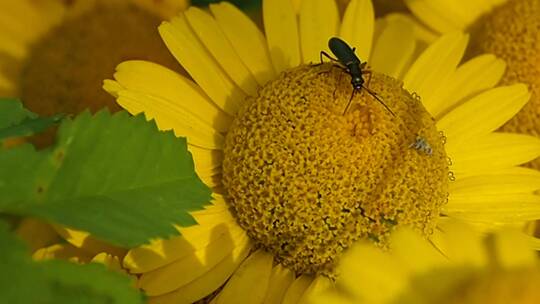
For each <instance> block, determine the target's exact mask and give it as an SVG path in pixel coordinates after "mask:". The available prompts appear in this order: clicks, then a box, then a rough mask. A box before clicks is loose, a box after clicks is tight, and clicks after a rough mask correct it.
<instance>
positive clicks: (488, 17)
mask: <svg viewBox="0 0 540 304" xmlns="http://www.w3.org/2000/svg"><path fill="white" fill-rule="evenodd" d="M405 2H406V3H407V5H408V6H409V8H410V9H411V11H412V12H413V14H414V15H415V16H416V17H418V18H419V19H420V20H421V21H422V22H423V23H424V24H425V25H427V26H429V27H430V28H431V29H433V30H435V31H436V32H439V33H446V32H449V31H453V30H456V29H458V30H470V31H471V35H472V36H471V37H472V43H471V47H470V49H469V55H470V56H474V55H477V54H482V53H492V54H495V55H496V56H498V57H500V58H501V59H503V60H505V61H506V63H507V64H508V69H507V71H506V73H505V75H504V77H503V78H502V81H501V82H502V84H513V83H517V82H523V83H526V84H528V85H529V88H530V90H531V93H532V97H531V101H530V102H529V103H528V104H527V105H526V106H525V107H524V108H523V109H522V110H521V112H519V113H518V114H517V115H516V116H515V117H514V118H513V119H511V120H510V121H509V122H508V123H506V124H505V125H504V126H503V127H502V128H501V130H502V131H506V132H518V133H524V134H529V135H534V136H537V137H538V136H540V64H539V62H540V32H539V31H538V28H539V27H540V2H539V1H537V0H486V1H465V2H463V1H444V0H406V1H405ZM530 166H532V167H534V168H536V169H540V158H539V159H536V160H534V161H533V162H532V163H530Z"/></svg>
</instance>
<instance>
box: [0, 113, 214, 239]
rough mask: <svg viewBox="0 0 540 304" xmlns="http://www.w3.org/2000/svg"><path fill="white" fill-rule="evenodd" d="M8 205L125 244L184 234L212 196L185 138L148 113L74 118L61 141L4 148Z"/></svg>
mask: <svg viewBox="0 0 540 304" xmlns="http://www.w3.org/2000/svg"><path fill="white" fill-rule="evenodd" d="M0 193H2V194H3V195H2V197H1V198H0V211H1V210H2V209H3V210H4V211H6V212H10V213H15V214H19V215H32V216H37V217H41V218H44V219H48V220H51V221H54V222H57V223H59V224H63V225H65V226H68V227H72V228H75V229H80V230H84V231H88V232H90V233H91V234H93V235H94V236H96V237H98V238H100V239H103V240H106V241H110V242H112V243H114V244H116V245H120V246H124V247H134V246H138V245H140V244H143V243H145V242H147V241H148V240H149V239H151V238H156V237H162V238H167V237H169V236H172V235H178V231H177V230H176V229H175V228H174V227H173V225H172V224H178V225H181V226H189V225H193V224H195V221H194V220H193V218H192V217H191V216H190V215H189V213H188V211H193V210H199V209H201V208H202V207H203V206H204V204H206V203H207V202H209V201H210V199H211V196H210V195H211V191H210V190H209V189H208V188H207V187H206V186H205V185H204V184H203V183H202V182H201V181H200V179H199V178H198V177H197V175H196V174H195V170H194V166H193V160H192V158H191V155H190V154H189V152H188V150H187V143H186V140H185V139H184V138H176V137H175V136H174V134H173V132H160V131H158V129H157V127H156V125H155V123H154V122H147V121H146V120H145V118H144V117H143V116H142V115H139V116H136V117H131V116H129V115H128V114H126V113H125V112H119V113H117V114H115V115H112V116H111V114H109V113H108V112H107V111H102V112H99V113H97V114H96V115H95V116H94V117H92V116H91V115H90V114H89V113H83V114H81V115H79V116H78V117H77V118H76V119H75V120H70V119H66V120H64V121H63V123H62V125H61V126H60V129H59V131H58V138H57V144H56V146H55V147H53V148H50V149H48V150H44V151H35V150H34V149H33V147H31V146H29V145H24V146H21V147H18V148H14V149H10V150H7V151H2V153H0Z"/></svg>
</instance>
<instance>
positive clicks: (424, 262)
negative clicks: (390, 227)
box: [391, 229, 448, 273]
mask: <svg viewBox="0 0 540 304" xmlns="http://www.w3.org/2000/svg"><path fill="white" fill-rule="evenodd" d="M391 247H392V255H393V256H395V258H396V259H397V260H398V261H400V262H401V264H402V265H403V267H406V268H408V269H409V270H410V271H411V272H413V273H424V272H428V271H429V270H431V269H434V268H439V267H442V266H444V265H445V264H447V263H448V260H447V259H446V258H445V257H444V256H443V255H441V254H440V253H439V252H438V251H437V250H436V249H435V247H433V245H431V244H430V243H428V242H427V241H426V240H425V239H423V238H422V237H421V236H420V235H419V234H418V233H416V232H414V231H413V230H412V229H398V230H397V231H395V232H394V233H393V234H392V238H391ZM411 257H414V258H411Z"/></svg>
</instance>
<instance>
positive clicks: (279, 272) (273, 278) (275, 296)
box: [264, 264, 294, 304]
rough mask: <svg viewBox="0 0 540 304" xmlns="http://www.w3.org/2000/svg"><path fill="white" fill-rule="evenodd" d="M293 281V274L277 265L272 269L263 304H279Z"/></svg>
mask: <svg viewBox="0 0 540 304" xmlns="http://www.w3.org/2000/svg"><path fill="white" fill-rule="evenodd" d="M293 281H294V273H293V272H292V271H290V270H289V269H288V268H285V267H283V266H282V265H281V264H278V265H277V266H276V267H274V268H273V269H272V274H271V275H270V285H269V286H268V291H267V292H266V297H265V299H264V303H265V304H281V302H282V301H283V297H284V296H285V293H286V292H287V290H288V289H289V286H291V284H292V282H293Z"/></svg>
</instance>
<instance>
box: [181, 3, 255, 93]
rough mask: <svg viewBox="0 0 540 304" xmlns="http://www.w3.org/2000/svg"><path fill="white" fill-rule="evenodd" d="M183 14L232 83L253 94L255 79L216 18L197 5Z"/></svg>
mask: <svg viewBox="0 0 540 304" xmlns="http://www.w3.org/2000/svg"><path fill="white" fill-rule="evenodd" d="M185 15H186V18H187V20H188V22H189V23H190V25H191V28H192V29H193V31H194V32H195V33H196V34H197V36H198V37H199V39H200V40H201V42H202V43H203V44H204V46H205V47H206V49H207V50H208V51H210V53H211V54H212V56H213V57H214V58H215V59H216V61H217V62H218V63H219V65H220V66H221V67H222V68H223V70H224V71H226V72H227V74H228V75H229V77H231V79H232V80H233V81H234V83H236V85H237V86H238V87H240V88H241V89H242V90H243V91H244V93H246V94H248V95H255V94H256V93H257V89H258V84H257V81H256V80H255V78H254V77H253V75H252V74H251V72H250V71H249V70H248V69H247V67H246V66H244V63H243V62H242V60H241V59H240V57H239V56H238V55H237V54H236V52H235V51H234V49H233V47H232V45H231V44H230V42H229V41H228V40H227V38H226V36H225V34H224V33H223V32H222V31H221V29H220V27H219V24H218V23H217V22H216V20H214V18H213V17H212V16H210V14H209V13H207V12H205V11H203V10H201V9H199V8H197V7H191V8H189V9H188V10H187V11H186V12H185Z"/></svg>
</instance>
